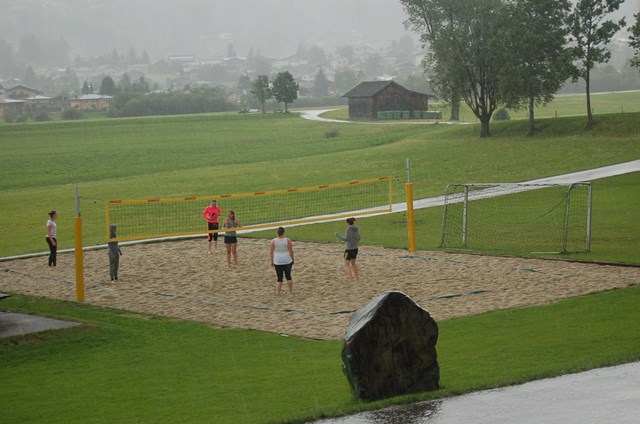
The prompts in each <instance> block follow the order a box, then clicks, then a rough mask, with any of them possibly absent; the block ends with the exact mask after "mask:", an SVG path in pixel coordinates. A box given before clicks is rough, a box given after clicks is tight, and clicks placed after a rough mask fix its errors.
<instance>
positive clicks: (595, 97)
mask: <svg viewBox="0 0 640 424" xmlns="http://www.w3.org/2000/svg"><path fill="white" fill-rule="evenodd" d="M586 103H587V102H586V97H585V95H584V94H569V95H561V96H556V98H555V99H554V100H553V101H552V102H551V103H549V104H547V105H545V106H536V108H535V118H536V119H543V118H566V117H570V116H586V115H585V114H586V111H587V106H586ZM429 109H430V110H439V111H441V112H442V118H443V120H444V121H447V120H449V116H450V114H451V110H450V108H449V107H448V106H447V105H445V104H441V103H438V102H431V103H429ZM591 109H592V110H593V113H594V114H609V113H636V112H640V91H633V92H620V93H591ZM322 116H324V117H326V118H331V119H343V120H347V119H349V110H348V108H346V107H340V108H337V109H336V110H333V111H331V112H327V113H325V114H323V115H322ZM509 116H510V117H511V119H529V112H528V110H526V109H522V110H509ZM583 119H585V120H586V118H583ZM460 120H461V121H469V122H477V121H478V119H477V118H476V117H475V115H474V114H473V112H471V109H469V107H468V106H467V105H466V104H465V103H464V102H463V103H462V104H461V105H460ZM426 121H434V122H435V120H426ZM384 122H393V121H384ZM585 122H586V121H585Z"/></svg>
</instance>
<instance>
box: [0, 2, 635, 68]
mask: <svg viewBox="0 0 640 424" xmlns="http://www.w3.org/2000/svg"><path fill="white" fill-rule="evenodd" d="M0 10H1V11H2V14H0V39H4V40H7V41H9V42H11V43H13V45H14V48H17V46H18V45H19V42H20V39H21V38H22V37H23V36H24V35H35V36H37V37H38V38H39V39H41V40H54V39H59V38H61V37H63V38H64V39H65V40H66V41H67V42H68V43H69V44H70V45H71V49H72V52H71V54H72V55H73V56H75V55H96V56H97V55H101V54H105V53H109V52H111V51H113V49H114V48H115V49H117V50H118V51H120V52H122V53H124V52H126V51H127V50H129V48H130V47H133V48H134V49H135V50H136V51H137V52H139V53H140V52H142V51H143V50H146V51H147V52H148V54H149V56H150V57H151V59H152V60H158V59H160V58H163V57H166V56H168V55H172V54H196V55H201V56H219V55H224V54H225V53H226V51H227V46H228V45H229V43H230V42H232V43H233V44H234V47H235V50H236V52H237V53H238V55H240V56H244V55H246V54H247V53H248V51H249V49H250V48H251V47H253V48H254V50H255V51H258V50H259V51H260V52H261V53H262V54H263V55H267V56H285V55H290V54H293V53H294V52H295V50H296V47H297V46H298V45H299V44H300V43H303V44H304V45H305V46H307V47H309V46H312V45H317V46H320V47H323V48H324V49H325V50H327V51H334V50H335V49H336V48H337V47H340V46H344V45H354V46H358V45H361V46H365V45H369V46H371V47H372V48H374V49H377V48H381V47H384V46H388V45H389V44H390V43H391V42H392V41H393V40H398V39H399V38H400V37H402V36H403V35H405V34H407V33H408V32H406V31H405V29H404V27H403V24H402V23H403V21H404V19H405V16H404V12H403V10H402V7H401V5H400V2H399V1H398V0H322V1H317V0H240V1H238V0H0ZM638 10H640V0H626V1H625V3H624V5H623V7H622V11H621V13H618V14H617V15H622V14H626V15H627V23H628V24H631V23H632V22H633V17H632V15H633V13H636V12H637V11H638ZM618 17H619V16H618ZM412 37H413V38H414V40H415V41H417V40H418V37H417V36H416V35H415V34H412Z"/></svg>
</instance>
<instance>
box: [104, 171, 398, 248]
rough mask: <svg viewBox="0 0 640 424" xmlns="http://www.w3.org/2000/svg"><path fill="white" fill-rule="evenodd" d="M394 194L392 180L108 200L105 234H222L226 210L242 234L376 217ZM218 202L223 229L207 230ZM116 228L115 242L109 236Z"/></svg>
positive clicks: (127, 236)
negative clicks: (211, 209) (213, 202)
mask: <svg viewBox="0 0 640 424" xmlns="http://www.w3.org/2000/svg"><path fill="white" fill-rule="evenodd" d="M392 191H393V190H392V178H391V177H381V178H374V179H369V180H360V181H350V182H345V183H339V184H329V185H322V186H314V187H300V188H293V189H287V190H276V191H265V192H254V193H242V194H220V195H211V196H201V197H184V198H157V199H137V200H107V201H106V202H105V215H106V234H107V240H108V241H130V240H144V239H154V238H165V237H179V236H189V235H194V236H195V235H200V234H202V235H204V234H207V233H216V232H224V231H225V230H224V229H222V228H221V227H222V221H223V219H224V217H225V216H226V215H227V212H228V211H234V213H235V216H236V218H237V219H238V220H240V222H241V225H242V226H241V229H242V230H243V231H254V230H261V229H268V228H274V227H277V226H287V225H301V224H311V223H317V222H327V221H334V220H337V219H341V218H348V217H352V216H366V215H377V214H381V213H389V212H391V211H392V203H393V199H392ZM214 199H215V200H217V203H218V206H219V207H220V208H221V209H222V216H221V217H220V228H219V229H218V230H208V228H207V221H206V219H204V218H203V217H202V213H203V211H204V209H205V208H206V207H207V206H209V202H210V201H211V200H214ZM112 224H114V225H116V226H117V232H116V235H117V237H116V238H110V235H109V226H110V225H112Z"/></svg>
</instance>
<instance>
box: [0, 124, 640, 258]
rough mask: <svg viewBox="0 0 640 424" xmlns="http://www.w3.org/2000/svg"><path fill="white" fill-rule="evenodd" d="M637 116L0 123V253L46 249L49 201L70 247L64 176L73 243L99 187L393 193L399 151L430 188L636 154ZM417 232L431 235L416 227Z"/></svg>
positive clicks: (170, 193)
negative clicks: (377, 185) (381, 179)
mask: <svg viewBox="0 0 640 424" xmlns="http://www.w3.org/2000/svg"><path fill="white" fill-rule="evenodd" d="M638 116H640V115H638V114H631V113H629V114H627V113H625V114H617V115H601V116H598V119H599V121H600V124H599V125H598V127H597V128H596V129H594V130H592V131H589V132H587V131H585V129H584V118H581V117H575V118H563V119H546V120H540V121H539V127H540V128H541V133H540V134H538V135H536V136H535V137H529V136H527V135H526V133H527V130H526V122H525V121H521V120H514V121H510V122H505V123H498V124H495V125H493V134H494V135H493V136H492V137H491V138H489V139H479V138H478V137H477V128H476V126H473V125H471V126H459V127H450V126H444V125H430V126H408V125H382V126H378V125H374V126H369V125H351V124H327V123H321V122H309V121H305V120H302V119H300V118H299V117H297V116H295V115H289V116H287V115H280V114H270V115H259V114H258V115H249V116H248V115H237V114H236V115H233V114H226V115H198V116H177V117H161V118H157V117H153V118H136V119H114V120H95V121H78V122H50V123H30V124H27V125H20V124H13V125H0V146H2V151H3V160H4V161H3V167H2V168H1V169H0V231H2V234H5V237H3V238H2V239H0V256H7V255H16V254H22V253H28V252H40V251H44V250H46V244H45V242H44V240H43V239H44V234H45V229H44V226H45V222H46V219H47V215H46V213H47V212H48V211H49V210H52V209H56V210H58V212H59V216H60V217H59V222H58V226H59V243H60V248H69V247H71V246H72V237H73V235H72V228H73V220H72V217H73V215H74V199H73V193H74V185H76V184H77V185H78V187H79V191H80V197H81V212H82V216H83V220H84V244H85V246H91V245H97V244H103V243H104V242H105V232H106V231H105V217H104V201H105V200H109V199H131V198H155V197H187V196H209V195H218V194H223V193H243V192H253V191H263V190H277V189H286V188H292V187H300V186H311V185H319V184H330V183H339V182H344V181H350V180H355V179H366V178H372V177H377V176H383V175H391V176H393V177H394V178H395V179H396V184H395V192H396V195H395V199H397V200H401V199H402V198H403V196H404V195H403V193H402V190H403V184H402V182H403V180H404V176H405V171H404V168H405V160H406V158H410V159H411V161H412V180H413V182H414V186H415V187H414V190H415V195H416V197H417V198H420V197H427V196H434V195H440V194H442V193H443V192H444V188H445V187H446V185H447V184H450V183H461V182H496V181H501V182H518V181H525V180H529V179H533V178H539V177H545V176H551V175H557V174H562V173H566V172H572V171H578V170H584V169H589V168H593V167H598V166H604V165H610V164H614V163H620V162H625V161H628V160H634V159H637V158H638V157H639V156H640V145H639V143H638V139H637V134H638V133H640V123H639V121H640V120H639V119H638ZM327 129H338V130H339V132H340V135H339V137H335V138H326V137H325V135H324V134H325V132H326V131H327ZM597 195H598V194H597V193H596V196H597ZM627 202H628V199H627V200H624V201H623V203H622V204H620V206H619V207H620V208H623V207H625V206H626V204H627ZM203 207H204V205H203ZM424 213H426V214H428V215H429V214H432V213H433V212H432V211H428V212H424ZM436 215H437V213H436ZM387 219H391V220H395V221H396V222H401V221H402V218H401V217H400V218H398V217H389V218H387ZM383 220H384V219H383ZM429 221H430V222H426V221H425V222H419V226H418V229H417V230H418V233H419V234H433V233H435V232H438V231H439V228H440V223H439V222H438V221H439V220H433V221H431V220H429ZM627 224H630V223H620V224H619V225H620V230H621V231H626V230H627V229H628V227H627V228H625V226H626V225H627ZM634 225H635V224H634ZM395 227H398V229H400V228H399V227H401V225H399V224H396V225H394V226H393V228H389V227H386V228H384V227H380V228H379V229H377V230H376V232H378V231H379V234H371V233H369V235H368V237H370V239H371V240H373V239H377V238H380V237H386V236H387V233H389V232H390V231H392V230H393V229H395ZM302 232H303V233H305V234H307V235H312V234H311V233H309V232H308V231H307V230H303V231H302ZM305 237H306V236H305ZM313 238H314V239H315V238H317V239H322V238H323V236H322V235H318V236H313ZM418 244H419V247H420V248H421V249H433V248H436V247H437V243H436V244H434V243H432V242H431V241H427V240H426V239H425V237H424V236H421V237H418Z"/></svg>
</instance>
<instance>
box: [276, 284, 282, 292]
mask: <svg viewBox="0 0 640 424" xmlns="http://www.w3.org/2000/svg"><path fill="white" fill-rule="evenodd" d="M281 292H282V281H278V283H277V284H276V294H278V295H279V294H280V293H281Z"/></svg>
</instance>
